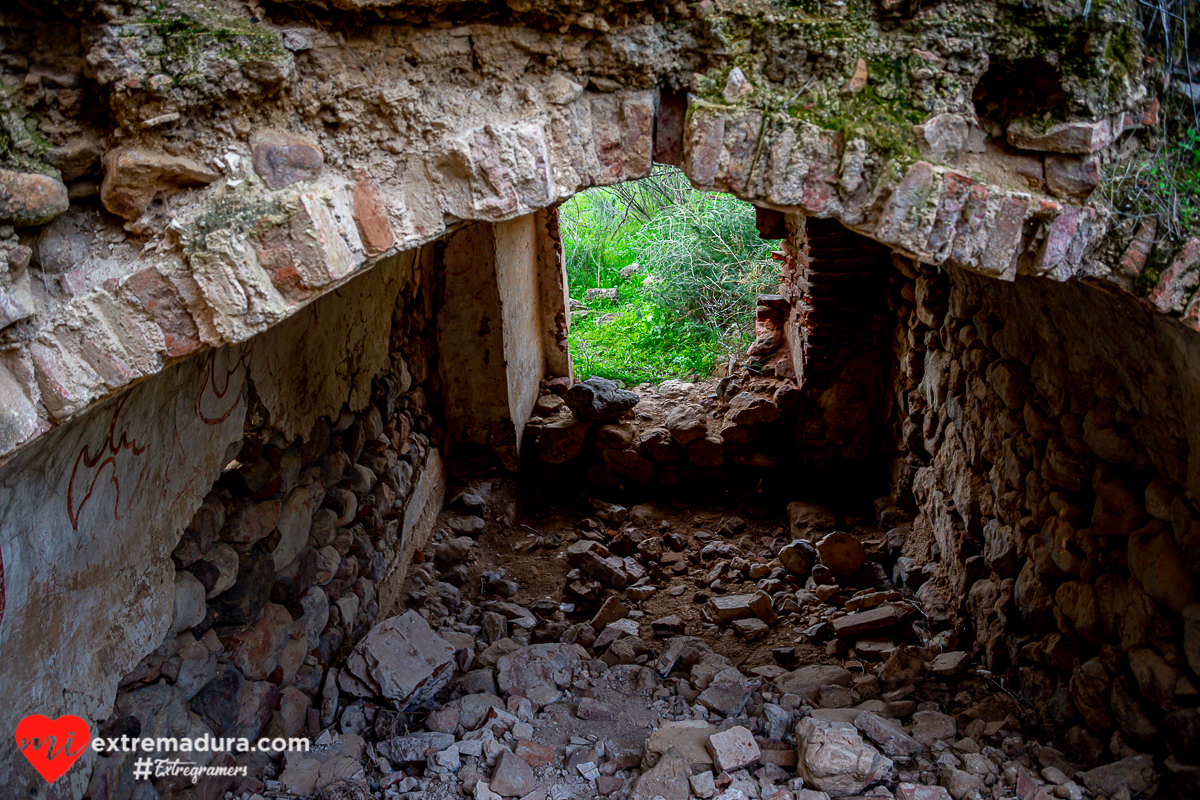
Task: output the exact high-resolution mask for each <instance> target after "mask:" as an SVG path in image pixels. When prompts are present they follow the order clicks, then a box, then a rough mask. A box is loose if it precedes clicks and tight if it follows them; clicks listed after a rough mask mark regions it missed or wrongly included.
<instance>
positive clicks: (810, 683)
mask: <svg viewBox="0 0 1200 800" xmlns="http://www.w3.org/2000/svg"><path fill="white" fill-rule="evenodd" d="M852 678H853V676H852V675H851V674H850V673H849V672H848V671H846V669H845V668H844V667H841V666H838V665H836V664H813V665H811V666H808V667H801V668H800V669H798V670H795V671H793V672H789V673H787V674H786V675H781V676H779V677H778V678H776V679H775V686H776V688H778V689H779V691H780V692H782V693H784V694H794V695H798V696H799V697H803V698H805V699H807V700H809V701H810V702H814V701H815V698H816V694H817V691H818V690H819V689H820V688H821V687H822V686H849V685H850V681H851V680H852Z"/></svg>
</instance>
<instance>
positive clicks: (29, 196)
mask: <svg viewBox="0 0 1200 800" xmlns="http://www.w3.org/2000/svg"><path fill="white" fill-rule="evenodd" d="M68 205H69V201H68V199H67V187H66V186H64V185H63V184H62V182H61V181H59V180H57V179H55V178H52V177H50V176H49V175H40V174H38V173H32V172H14V171H13V170H9V169H0V224H7V225H15V226H17V227H25V226H28V225H45V224H46V223H47V222H49V221H50V220H52V219H54V218H55V217H57V216H58V215H59V214H61V213H63V212H64V211H66V210H67V206H68Z"/></svg>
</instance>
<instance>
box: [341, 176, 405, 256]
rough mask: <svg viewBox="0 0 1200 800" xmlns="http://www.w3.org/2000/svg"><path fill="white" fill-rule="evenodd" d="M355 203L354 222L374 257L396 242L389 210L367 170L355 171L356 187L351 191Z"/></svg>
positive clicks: (364, 247)
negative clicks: (389, 219) (388, 213)
mask: <svg viewBox="0 0 1200 800" xmlns="http://www.w3.org/2000/svg"><path fill="white" fill-rule="evenodd" d="M350 199H351V202H352V203H353V205H354V223H355V225H357V226H358V235H359V236H361V237H362V243H363V249H364V250H366V252H367V255H368V256H371V257H374V256H378V255H382V254H383V253H385V252H387V251H388V249H389V248H391V246H392V245H393V244H395V242H396V236H395V234H393V233H392V224H391V222H389V221H388V215H387V210H386V209H385V208H384V207H383V200H382V199H381V198H380V197H379V187H378V186H376V185H375V181H373V180H371V176H370V175H368V174H367V171H366V170H363V169H358V170H355V171H354V188H353V189H352V190H351V192H350Z"/></svg>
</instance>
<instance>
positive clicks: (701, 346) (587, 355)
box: [560, 167, 779, 384]
mask: <svg viewBox="0 0 1200 800" xmlns="http://www.w3.org/2000/svg"><path fill="white" fill-rule="evenodd" d="M560 222H561V228H562V234H563V247H564V251H565V253H566V260H567V280H568V286H569V289H570V296H571V298H572V299H573V300H576V301H580V302H584V303H586V305H587V306H588V307H589V308H590V309H591V313H590V314H589V315H587V316H582V317H580V316H575V317H574V319H573V321H572V323H571V331H570V334H569V345H570V349H571V354H572V357H573V358H574V361H575V368H576V371H577V372H578V373H579V375H580V377H583V378H587V377H590V376H592V375H599V376H601V377H605V378H612V379H615V380H620V381H624V382H625V383H630V384H637V383H644V382H658V381H662V380H665V379H667V378H691V379H695V378H703V377H707V376H708V375H709V374H711V372H712V370H713V367H714V366H716V364H717V363H719V362H720V361H721V360H722V359H723V358H726V357H728V356H730V355H732V354H734V353H735V352H736V351H738V350H741V349H743V348H744V347H745V346H746V345H747V344H748V343H749V342H750V341H751V340H752V339H753V334H754V309H755V295H756V294H758V293H759V292H774V291H776V290H777V289H778V286H779V266H778V263H777V262H775V261H774V260H772V259H771V251H772V250H773V249H774V248H775V247H776V246H777V243H776V242H769V241H763V240H761V239H759V238H758V231H757V229H756V228H755V226H754V207H753V206H751V205H750V204H749V203H743V202H741V201H739V200H737V199H736V198H734V197H731V196H729V195H724V194H712V193H705V192H698V191H696V190H695V189H693V188H692V187H691V185H690V184H689V183H688V182H687V179H686V178H685V177H684V176H683V174H682V173H680V172H679V171H678V170H674V169H671V168H667V167H656V168H655V171H654V173H653V174H652V175H651V176H650V177H649V178H646V179H643V180H641V181H634V182H630V183H626V184H622V185H620V186H615V187H610V188H604V189H591V190H589V191H586V192H583V193H581V194H579V195H577V196H576V197H574V198H572V199H571V200H570V201H568V202H567V203H565V204H563V206H562V208H561V209H560ZM634 264H637V265H638V267H637V269H636V270H634V271H630V270H629V269H627V268H628V267H630V266H631V265H634ZM622 270H625V272H626V275H625V276H624V277H623V276H622V275H621V272H622ZM593 288H616V289H617V290H618V294H619V298H620V299H619V301H618V302H617V303H604V302H599V301H594V300H593V301H586V300H585V295H586V293H587V290H588V289H593Z"/></svg>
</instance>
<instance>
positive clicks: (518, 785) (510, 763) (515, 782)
mask: <svg viewBox="0 0 1200 800" xmlns="http://www.w3.org/2000/svg"><path fill="white" fill-rule="evenodd" d="M489 786H490V787H491V790H492V791H493V792H495V793H496V794H498V795H500V796H501V797H524V796H525V795H527V794H529V793H530V792H532V791H533V790H534V789H536V788H537V786H538V782H537V776H535V775H534V774H533V768H532V767H530V766H529V765H528V764H527V763H525V761H524V759H522V758H521V757H520V756H518V755H517V754H516V753H513V752H512V751H510V750H505V751H504V752H503V753H501V754H500V758H499V759H497V760H496V771H495V772H494V773H493V775H492V780H491V783H490V784H489Z"/></svg>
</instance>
